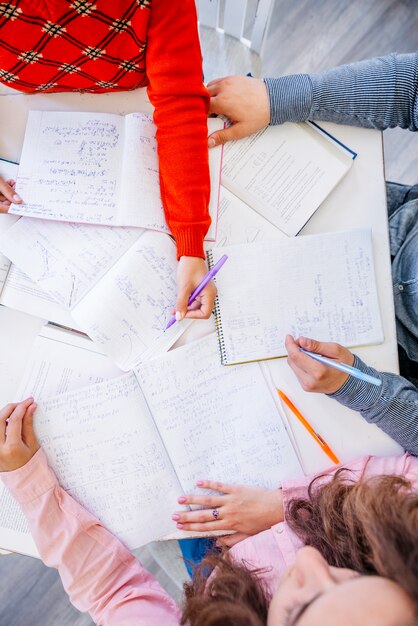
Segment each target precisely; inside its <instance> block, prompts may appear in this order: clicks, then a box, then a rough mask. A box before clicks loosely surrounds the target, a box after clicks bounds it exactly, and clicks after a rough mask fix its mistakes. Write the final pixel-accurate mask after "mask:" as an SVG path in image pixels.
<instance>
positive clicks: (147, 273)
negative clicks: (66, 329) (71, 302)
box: [72, 231, 185, 370]
mask: <svg viewBox="0 0 418 626" xmlns="http://www.w3.org/2000/svg"><path fill="white" fill-rule="evenodd" d="M176 268H177V261H176V249H175V244H174V243H173V241H172V240H171V239H170V237H168V236H167V235H163V234H161V233H155V232H152V231H145V232H144V233H143V235H142V236H141V237H140V238H139V239H138V240H137V241H136V242H135V243H134V245H132V246H131V248H130V249H129V250H128V251H127V252H126V253H125V254H124V255H123V256H122V257H121V258H120V259H119V260H118V261H117V262H116V263H115V264H114V265H113V267H112V268H111V269H110V270H109V271H108V272H107V274H106V275H105V276H104V277H103V278H102V280H100V281H99V282H98V283H97V284H96V285H95V287H94V288H93V289H91V290H90V291H89V293H88V294H86V296H85V297H84V298H83V299H82V300H81V302H79V303H78V305H77V306H76V307H75V308H74V309H73V311H72V313H73V316H74V318H75V320H76V321H77V322H78V324H79V325H80V326H81V327H82V328H83V329H85V331H86V332H87V334H88V335H89V336H90V337H91V338H92V339H93V340H94V341H95V342H96V343H97V344H98V345H99V346H101V348H102V349H103V351H104V352H105V353H106V354H107V355H108V356H110V357H111V358H112V359H113V360H114V361H115V363H116V364H117V365H118V366H119V367H120V368H121V369H123V370H129V369H131V368H132V367H133V365H135V363H136V362H137V361H138V360H139V358H140V356H141V354H142V353H144V352H145V351H146V350H147V349H148V348H149V347H150V346H151V344H152V343H153V341H154V340H155V339H157V338H158V337H159V336H160V335H162V334H163V332H164V329H165V326H166V324H167V321H168V319H169V318H170V315H171V309H172V307H173V304H174V303H175V301H176V291H177V283H176ZM175 326H177V324H176V325H175ZM184 329H185V327H182V326H177V328H174V329H173V332H172V334H170V337H171V340H172V343H170V345H172V344H173V343H174V342H175V341H176V339H177V338H178V336H179V334H178V333H180V334H182V332H183V331H184Z"/></svg>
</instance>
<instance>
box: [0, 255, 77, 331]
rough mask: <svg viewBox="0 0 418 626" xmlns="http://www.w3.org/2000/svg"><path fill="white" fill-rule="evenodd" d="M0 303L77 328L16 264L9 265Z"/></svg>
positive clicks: (71, 319)
mask: <svg viewBox="0 0 418 626" xmlns="http://www.w3.org/2000/svg"><path fill="white" fill-rule="evenodd" d="M0 304H3V305H4V306H7V307H10V308H12V309H17V310H18V311H23V312H24V313H29V314H30V315H34V316H35V317H39V318H41V319H43V320H45V321H51V322H55V323H56V324H61V325H62V326H68V327H69V328H77V323H76V322H75V321H74V319H73V317H72V316H71V314H70V313H69V311H66V310H65V309H64V308H63V307H62V306H61V305H59V304H57V303H56V302H55V301H54V300H53V299H52V298H51V296H50V295H49V294H47V293H45V291H43V290H42V289H41V288H40V287H38V285H36V283H34V282H33V281H32V280H31V279H30V278H29V277H28V276H26V274H24V273H23V272H22V271H20V270H19V269H18V268H17V267H16V265H13V264H12V265H11V267H10V269H9V272H8V274H7V279H6V282H5V284H4V286H3V290H2V292H1V295H0Z"/></svg>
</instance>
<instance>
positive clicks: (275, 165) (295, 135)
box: [222, 123, 353, 235]
mask: <svg viewBox="0 0 418 626" xmlns="http://www.w3.org/2000/svg"><path fill="white" fill-rule="evenodd" d="M352 162H353V154H352V153H351V152H350V151H349V150H346V149H344V148H342V147H341V146H340V145H339V144H338V143H337V142H336V141H333V140H332V138H331V139H330V138H329V137H328V136H326V135H325V134H324V133H322V132H321V131H319V130H316V128H315V127H314V126H312V125H309V124H306V123H303V124H293V123H287V124H282V125H280V126H268V127H266V128H264V129H262V130H260V131H259V132H258V133H256V134H255V135H251V137H246V138H244V139H239V140H236V141H231V142H229V143H228V144H226V146H225V152H224V158H223V164H222V184H223V185H224V186H225V187H227V189H229V190H230V191H232V193H234V194H235V195H236V196H238V197H239V198H241V200H243V201H244V202H246V203H247V204H249V205H250V206H251V207H253V208H254V209H255V210H256V211H258V212H259V213H260V214H261V215H263V217H265V218H266V219H267V220H269V221H270V222H271V223H272V224H274V225H275V226H277V228H280V229H281V230H282V231H283V232H284V233H286V234H287V235H297V233H298V232H299V231H300V230H301V228H302V227H303V226H304V225H305V224H306V222H307V221H308V220H309V218H310V217H311V216H312V214H313V213H314V212H315V211H316V209H317V208H318V207H319V205H320V204H321V202H322V201H323V200H324V199H325V198H326V197H327V195H328V194H329V193H330V192H331V190H332V189H333V188H334V187H335V185H336V184H337V183H338V182H339V180H340V179H341V178H342V177H343V176H344V174H345V173H346V172H347V171H348V169H349V168H350V167H351V165H352Z"/></svg>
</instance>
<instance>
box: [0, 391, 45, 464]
mask: <svg viewBox="0 0 418 626" xmlns="http://www.w3.org/2000/svg"><path fill="white" fill-rule="evenodd" d="M35 410H36V404H35V403H34V401H33V398H27V400H24V401H23V402H18V403H17V404H8V405H7V406H5V407H4V408H3V409H1V411H0V472H11V471H13V470H15V469H18V468H19V467H22V466H23V465H26V463H27V462H28V461H30V459H31V458H32V457H33V455H34V454H35V452H37V451H38V450H39V447H40V446H39V443H38V441H37V439H36V436H35V432H34V430H33V414H34V413H35Z"/></svg>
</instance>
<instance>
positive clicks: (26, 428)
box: [22, 403, 39, 448]
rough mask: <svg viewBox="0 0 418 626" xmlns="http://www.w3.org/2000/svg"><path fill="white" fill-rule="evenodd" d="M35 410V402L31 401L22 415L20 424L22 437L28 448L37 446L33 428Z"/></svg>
mask: <svg viewBox="0 0 418 626" xmlns="http://www.w3.org/2000/svg"><path fill="white" fill-rule="evenodd" d="M35 411H36V404H35V403H33V404H31V405H30V407H28V408H27V409H26V414H25V416H24V417H23V424H22V438H23V441H24V442H25V443H26V445H27V446H28V447H29V448H36V447H39V444H38V440H37V438H36V435H35V431H34V428H33V414H34V413H35Z"/></svg>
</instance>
